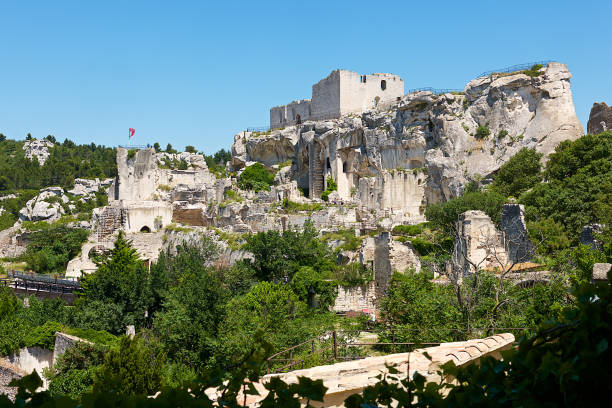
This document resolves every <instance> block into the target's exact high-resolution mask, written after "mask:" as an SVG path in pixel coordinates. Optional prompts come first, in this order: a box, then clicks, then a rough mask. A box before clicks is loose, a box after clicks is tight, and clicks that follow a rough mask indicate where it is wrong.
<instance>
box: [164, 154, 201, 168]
mask: <svg viewBox="0 0 612 408" xmlns="http://www.w3.org/2000/svg"><path fill="white" fill-rule="evenodd" d="M155 156H156V157H157V162H158V163H159V164H160V165H162V166H168V167H171V166H172V164H173V163H176V162H184V163H186V164H187V168H192V169H208V166H207V165H206V160H204V156H202V155H201V154H198V153H189V152H181V153H165V152H161V153H157V154H156V155H155Z"/></svg>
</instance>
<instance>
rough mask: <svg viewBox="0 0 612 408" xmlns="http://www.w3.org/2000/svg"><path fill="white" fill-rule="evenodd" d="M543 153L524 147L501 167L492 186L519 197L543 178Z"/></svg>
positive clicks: (504, 193)
mask: <svg viewBox="0 0 612 408" xmlns="http://www.w3.org/2000/svg"><path fill="white" fill-rule="evenodd" d="M541 159H542V153H538V152H536V151H535V149H528V148H526V147H523V148H522V149H521V150H519V151H518V153H516V154H515V155H514V156H512V157H511V158H510V159H509V160H508V161H507V162H506V163H504V164H503V165H502V166H501V167H500V168H499V171H498V172H497V174H496V175H495V179H494V180H493V183H492V184H491V188H492V189H493V190H495V191H497V192H499V193H500V194H502V195H504V196H506V197H509V196H513V197H518V196H519V195H521V194H522V193H523V192H525V191H527V190H528V189H530V188H532V187H533V186H534V185H536V184H537V183H539V182H540V180H541V179H542V174H541V165H540V160H541Z"/></svg>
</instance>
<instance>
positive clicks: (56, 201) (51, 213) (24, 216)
mask: <svg viewBox="0 0 612 408" xmlns="http://www.w3.org/2000/svg"><path fill="white" fill-rule="evenodd" d="M69 201H70V200H69V199H68V197H66V196H65V195H64V190H63V189H62V188H61V187H47V188H45V189H43V190H41V192H40V194H39V195H37V196H36V197H34V198H33V199H31V200H30V201H28V202H27V203H26V205H25V207H24V208H22V209H21V210H20V211H19V220H20V221H48V222H53V221H57V220H59V219H60V217H61V216H62V215H63V214H64V208H63V207H62V203H63V204H67V203H68V202H69Z"/></svg>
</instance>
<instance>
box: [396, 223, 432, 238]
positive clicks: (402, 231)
mask: <svg viewBox="0 0 612 408" xmlns="http://www.w3.org/2000/svg"><path fill="white" fill-rule="evenodd" d="M424 226H425V223H422V224H417V225H396V226H395V227H393V230H392V231H391V232H392V233H393V234H394V235H412V236H414V235H419V234H420V233H421V232H423V227H424Z"/></svg>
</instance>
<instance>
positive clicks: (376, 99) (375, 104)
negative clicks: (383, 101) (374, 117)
mask: <svg viewBox="0 0 612 408" xmlns="http://www.w3.org/2000/svg"><path fill="white" fill-rule="evenodd" d="M379 101H380V96H377V97H376V98H374V107H375V108H376V107H377V106H378V102H379Z"/></svg>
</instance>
